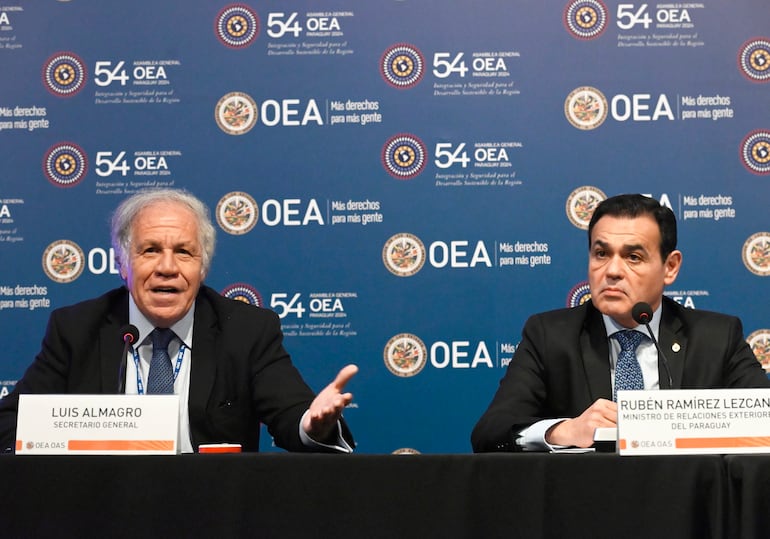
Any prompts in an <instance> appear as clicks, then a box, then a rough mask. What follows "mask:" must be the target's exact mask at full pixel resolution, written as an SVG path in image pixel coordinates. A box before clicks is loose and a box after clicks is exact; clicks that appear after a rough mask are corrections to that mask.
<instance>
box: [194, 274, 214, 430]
mask: <svg viewBox="0 0 770 539" xmlns="http://www.w3.org/2000/svg"><path fill="white" fill-rule="evenodd" d="M218 339H219V330H218V328H217V316H216V313H215V312H214V309H213V307H212V305H211V303H210V302H209V301H208V299H207V298H206V297H205V294H204V292H203V289H201V292H199V293H198V299H197V300H196V303H195V320H194V321H193V346H192V353H191V356H190V357H191V363H190V394H189V402H188V407H189V411H190V424H191V428H192V423H193V418H194V417H204V416H205V413H206V403H207V402H208V400H209V395H210V394H211V390H212V388H213V385H214V378H215V375H216V366H217V365H216V357H217V353H216V350H217V341H218Z"/></svg>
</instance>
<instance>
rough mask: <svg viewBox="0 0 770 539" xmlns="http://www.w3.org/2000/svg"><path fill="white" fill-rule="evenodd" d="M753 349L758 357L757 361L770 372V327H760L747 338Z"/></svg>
mask: <svg viewBox="0 0 770 539" xmlns="http://www.w3.org/2000/svg"><path fill="white" fill-rule="evenodd" d="M746 342H747V343H749V347H750V348H751V351H752V352H754V355H755V356H756V357H757V361H759V363H760V364H761V365H762V368H763V369H765V371H767V372H769V373H770V329H758V330H757V331H754V332H752V333H751V334H750V335H749V336H748V337H747V338H746Z"/></svg>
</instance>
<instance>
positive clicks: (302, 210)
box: [216, 191, 326, 235]
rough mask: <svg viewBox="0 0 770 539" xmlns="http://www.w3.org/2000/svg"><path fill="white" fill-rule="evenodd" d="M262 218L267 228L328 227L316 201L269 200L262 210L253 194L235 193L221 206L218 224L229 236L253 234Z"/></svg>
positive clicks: (228, 195)
mask: <svg viewBox="0 0 770 539" xmlns="http://www.w3.org/2000/svg"><path fill="white" fill-rule="evenodd" d="M260 217H261V221H262V223H263V224H264V225H265V226H279V225H283V226H309V225H320V226H323V225H325V224H326V222H325V221H324V217H323V213H322V212H321V208H320V207H319V205H318V201H317V200H316V199H315V198H311V199H309V200H307V201H304V200H302V199H299V198H287V199H284V200H276V199H267V200H265V201H263V202H262V205H261V208H260V205H259V203H257V201H256V200H254V198H253V197H252V196H251V195H250V194H248V193H244V192H243V191H233V192H231V193H227V194H226V195H224V196H223V197H222V198H221V199H219V202H218V203H217V208H216V219H217V223H218V224H219V226H220V228H222V230H224V231H225V232H227V233H228V234H233V235H239V234H245V233H247V232H249V231H250V230H251V229H252V228H254V226H255V225H256V224H257V222H259V221H260Z"/></svg>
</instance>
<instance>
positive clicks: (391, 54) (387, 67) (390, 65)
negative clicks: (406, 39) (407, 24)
mask: <svg viewBox="0 0 770 539" xmlns="http://www.w3.org/2000/svg"><path fill="white" fill-rule="evenodd" d="M380 74H381V75H382V78H383V79H385V82H387V83H388V84H389V85H391V86H392V87H394V88H398V89H400V90H404V89H407V88H412V87H414V86H416V85H417V84H419V83H420V81H421V80H422V78H423V76H424V75H425V57H424V56H423V55H422V52H420V49H418V48H417V47H415V46H414V45H409V44H408V43H397V44H395V45H392V46H390V47H388V49H387V50H386V51H385V52H384V53H382V57H381V58H380Z"/></svg>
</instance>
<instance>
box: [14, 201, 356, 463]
mask: <svg viewBox="0 0 770 539" xmlns="http://www.w3.org/2000/svg"><path fill="white" fill-rule="evenodd" d="M112 242H113V247H114V248H115V251H116V254H117V259H118V261H119V264H120V272H121V276H122V277H123V279H124V281H125V283H126V286H125V287H121V288H119V289H115V290H112V291H110V292H108V293H107V294H105V295H103V296H101V297H99V298H96V299H92V300H88V301H85V302H82V303H78V304H76V305H73V306H70V307H65V308H62V309H57V310H55V311H54V312H53V313H52V314H51V318H50V320H49V323H48V329H47V331H46V334H45V337H44V339H43V346H42V350H41V351H40V353H39V354H38V355H37V357H36V358H35V361H34V362H33V363H32V365H31V366H30V367H29V368H28V369H27V372H26V373H25V374H24V376H23V378H22V379H21V380H19V382H18V383H17V384H16V387H15V388H14V390H13V392H11V394H9V395H8V396H7V397H5V398H4V399H2V400H1V401H0V450H3V451H12V450H13V446H14V445H15V443H14V442H15V434H16V433H15V431H16V412H17V407H18V396H19V394H22V393H81V394H95V393H115V392H116V390H117V388H118V387H119V386H121V385H122V382H123V380H119V378H120V377H119V372H122V369H121V362H122V361H126V362H127V363H126V365H127V368H126V369H125V391H126V393H139V394H142V393H144V392H145V388H146V392H147V393H153V392H166V393H172V392H173V393H176V394H178V395H179V397H180V439H179V447H180V449H181V450H182V451H183V452H190V451H196V450H197V449H198V447H199V446H200V445H201V444H207V443H223V442H227V443H239V444H241V445H242V448H243V450H244V451H257V450H258V449H259V425H260V422H262V423H264V424H265V425H267V428H268V430H269V432H270V433H271V435H272V436H273V437H274V440H275V443H276V445H278V446H279V447H282V448H285V449H287V450H291V451H336V452H350V451H352V448H353V446H354V442H353V438H352V436H351V434H350V431H349V430H348V428H347V426H346V424H345V422H344V420H343V419H342V411H343V409H344V408H345V406H346V405H347V404H349V403H350V402H351V400H352V398H353V397H352V395H351V394H350V393H344V392H343V391H344V387H345V384H346V383H347V382H348V381H349V380H350V379H351V378H352V377H353V375H354V374H355V373H356V372H357V367H356V366H355V365H348V366H347V367H345V368H343V369H342V370H341V371H340V373H339V374H338V375H337V377H336V379H335V380H334V381H333V382H332V383H331V384H329V385H328V386H327V387H326V388H324V389H323V390H322V391H321V392H320V393H319V394H318V395H315V394H314V393H313V391H312V390H311V389H310V388H309V387H308V386H307V384H305V382H304V381H303V380H302V377H301V376H300V374H299V372H298V371H297V370H296V369H295V367H294V366H293V364H292V362H291V359H290V357H289V355H288V353H287V352H286V350H285V349H284V347H283V344H282V341H283V334H282V333H281V328H280V322H279V319H278V316H277V315H276V314H275V313H274V312H272V311H269V310H266V309H261V308H258V307H254V306H251V305H247V304H245V303H242V302H239V301H234V300H230V299H227V298H224V297H222V296H221V295H219V294H218V293H217V292H215V291H214V290H212V289H211V288H209V287H207V286H205V285H203V284H202V282H203V279H204V278H205V276H206V274H207V272H208V269H209V265H210V262H211V257H212V256H213V252H214V243H215V231H214V227H213V225H212V224H211V220H210V218H209V214H208V210H207V208H206V207H205V205H203V203H201V202H200V201H199V200H198V199H197V198H195V197H194V196H192V195H191V194H189V193H187V192H185V191H179V190H152V191H144V192H141V193H139V194H137V195H134V196H132V197H130V198H128V199H126V200H125V201H124V202H123V203H122V204H121V205H120V206H119V207H118V209H117V210H116V212H115V214H114V216H113V223H112ZM128 323H131V324H133V325H135V326H136V327H137V328H138V330H139V337H138V339H137V344H136V346H135V347H134V348H133V349H132V351H131V353H129V354H128V356H129V357H128V358H125V357H121V353H122V351H123V342H122V329H121V328H123V327H124V326H125V325H126V324H128ZM167 329H170V330H171V332H168V331H165V330H167ZM158 333H165V334H167V335H169V339H170V343H168V344H166V345H165V346H166V350H167V354H166V355H165V357H164V358H163V359H158V360H156V358H155V354H153V347H154V345H153V340H154V339H155V337H154V335H155V334H158ZM156 361H157V366H156ZM164 371H165V372H166V373H167V374H168V376H167V384H166V387H165V388H162V385H158V383H156V382H155V381H154V380H157V379H158V375H157V374H158V373H162V372H164ZM158 388H161V389H158Z"/></svg>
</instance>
